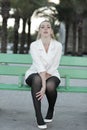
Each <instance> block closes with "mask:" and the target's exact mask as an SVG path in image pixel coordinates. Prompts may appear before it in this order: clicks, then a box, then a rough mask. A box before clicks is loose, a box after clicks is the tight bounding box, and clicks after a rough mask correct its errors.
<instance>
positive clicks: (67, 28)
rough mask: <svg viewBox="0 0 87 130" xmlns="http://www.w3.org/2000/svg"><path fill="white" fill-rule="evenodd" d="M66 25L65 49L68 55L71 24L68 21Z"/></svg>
mask: <svg viewBox="0 0 87 130" xmlns="http://www.w3.org/2000/svg"><path fill="white" fill-rule="evenodd" d="M65 27H66V36H65V51H64V54H65V55H66V54H67V47H68V34H69V24H68V23H66V25H65Z"/></svg>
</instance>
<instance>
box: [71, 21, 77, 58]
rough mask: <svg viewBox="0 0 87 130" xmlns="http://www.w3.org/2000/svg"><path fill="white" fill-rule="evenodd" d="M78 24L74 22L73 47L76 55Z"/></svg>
mask: <svg viewBox="0 0 87 130" xmlns="http://www.w3.org/2000/svg"><path fill="white" fill-rule="evenodd" d="M76 28H77V26H76V22H73V47H72V55H73V56H74V55H76V34H77V29H76Z"/></svg>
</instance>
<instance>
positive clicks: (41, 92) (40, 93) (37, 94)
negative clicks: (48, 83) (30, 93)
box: [36, 87, 46, 100]
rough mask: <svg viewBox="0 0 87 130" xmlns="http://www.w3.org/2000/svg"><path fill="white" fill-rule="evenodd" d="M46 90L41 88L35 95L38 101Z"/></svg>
mask: <svg viewBox="0 0 87 130" xmlns="http://www.w3.org/2000/svg"><path fill="white" fill-rule="evenodd" d="M45 91H46V88H45V87H42V88H41V90H40V91H39V92H37V93H36V98H37V99H38V100H41V99H42V98H43V96H44V94H45Z"/></svg>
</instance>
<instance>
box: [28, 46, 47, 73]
mask: <svg viewBox="0 0 87 130" xmlns="http://www.w3.org/2000/svg"><path fill="white" fill-rule="evenodd" d="M30 53H31V56H32V59H33V64H34V65H35V67H36V69H37V72H38V73H39V72H44V71H46V69H45V67H44V65H43V63H42V62H41V59H40V56H39V53H38V49H37V47H36V46H35V45H33V44H31V46H30Z"/></svg>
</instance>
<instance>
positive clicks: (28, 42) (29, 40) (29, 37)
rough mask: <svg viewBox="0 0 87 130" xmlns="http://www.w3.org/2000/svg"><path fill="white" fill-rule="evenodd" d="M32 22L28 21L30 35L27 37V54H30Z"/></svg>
mask: <svg viewBox="0 0 87 130" xmlns="http://www.w3.org/2000/svg"><path fill="white" fill-rule="evenodd" d="M30 27H31V21H30V19H28V35H27V49H26V53H29V49H30V43H31V34H30Z"/></svg>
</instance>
